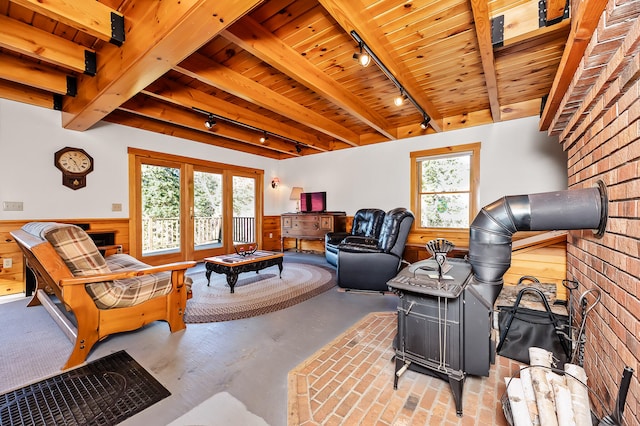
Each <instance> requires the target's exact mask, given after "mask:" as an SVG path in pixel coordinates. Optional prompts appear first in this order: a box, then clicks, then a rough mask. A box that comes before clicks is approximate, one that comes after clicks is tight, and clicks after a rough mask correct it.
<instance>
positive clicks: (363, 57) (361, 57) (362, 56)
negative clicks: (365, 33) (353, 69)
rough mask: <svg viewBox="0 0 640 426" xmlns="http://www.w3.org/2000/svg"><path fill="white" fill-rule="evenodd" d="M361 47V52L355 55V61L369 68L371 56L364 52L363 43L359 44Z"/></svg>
mask: <svg viewBox="0 0 640 426" xmlns="http://www.w3.org/2000/svg"><path fill="white" fill-rule="evenodd" d="M358 44H359V45H360V52H356V53H354V54H353V59H355V60H356V61H358V63H359V64H360V65H362V66H363V67H367V66H369V64H370V63H371V56H369V54H368V53H367V52H363V51H362V43H358Z"/></svg>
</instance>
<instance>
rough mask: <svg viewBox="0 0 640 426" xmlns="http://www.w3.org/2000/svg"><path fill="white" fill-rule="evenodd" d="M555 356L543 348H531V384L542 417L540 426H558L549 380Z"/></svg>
mask: <svg viewBox="0 0 640 426" xmlns="http://www.w3.org/2000/svg"><path fill="white" fill-rule="evenodd" d="M552 357H553V354H552V353H551V352H549V351H546V350H544V349H542V348H535V347H532V348H529V359H530V360H531V365H532V367H531V383H532V384H533V391H534V393H535V395H536V406H537V407H538V415H539V416H540V426H558V418H557V416H556V406H555V399H554V397H553V389H552V388H551V385H550V384H549V381H548V379H547V372H548V371H549V370H548V369H547V368H540V367H538V366H542V367H551V359H552Z"/></svg>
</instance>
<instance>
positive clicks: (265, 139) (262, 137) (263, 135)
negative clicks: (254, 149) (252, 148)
mask: <svg viewBox="0 0 640 426" xmlns="http://www.w3.org/2000/svg"><path fill="white" fill-rule="evenodd" d="M268 139H269V136H267V132H265V131H264V130H263V131H262V136H260V143H265V142H266V141H267V140H268Z"/></svg>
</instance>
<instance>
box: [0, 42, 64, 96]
mask: <svg viewBox="0 0 640 426" xmlns="http://www.w3.org/2000/svg"><path fill="white" fill-rule="evenodd" d="M0 63H2V66H1V67H0V78H2V79H5V80H9V81H13V82H15V83H20V84H24V85H27V86H32V87H36V88H38V89H41V90H46V91H48V92H51V93H56V94H58V95H70V96H75V94H76V92H75V90H76V88H75V85H76V78H75V77H72V76H69V75H67V74H65V73H63V72H61V71H58V70H56V69H53V68H49V67H47V66H45V65H42V64H37V63H35V62H32V61H26V60H23V59H20V58H16V57H14V56H10V55H5V54H2V53H0Z"/></svg>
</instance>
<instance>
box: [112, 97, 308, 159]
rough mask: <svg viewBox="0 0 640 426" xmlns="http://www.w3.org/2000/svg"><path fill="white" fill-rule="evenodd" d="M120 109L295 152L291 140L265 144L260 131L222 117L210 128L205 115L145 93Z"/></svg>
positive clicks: (270, 141) (238, 139) (260, 145)
mask: <svg viewBox="0 0 640 426" xmlns="http://www.w3.org/2000/svg"><path fill="white" fill-rule="evenodd" d="M119 109H120V110H123V111H128V112H131V113H134V114H136V115H142V116H144V117H148V118H153V119H155V120H158V121H163V122H166V123H171V124H175V125H179V126H182V127H188V128H191V129H194V130H197V131H200V132H204V133H210V134H212V135H216V136H218V137H221V138H225V139H230V140H234V141H237V142H242V143H246V144H249V145H255V146H259V147H262V148H266V149H272V150H274V151H278V152H283V153H286V154H291V153H292V152H295V145H293V144H292V143H287V142H284V141H282V140H278V139H276V138H275V137H274V136H272V137H269V139H268V140H267V141H265V142H264V143H260V141H259V139H260V136H262V135H261V133H259V132H255V131H251V130H248V129H244V128H241V127H238V126H233V125H230V124H228V123H225V122H223V121H222V120H219V121H218V122H217V123H216V125H215V126H214V127H213V128H211V129H207V128H206V127H205V126H204V118H205V117H204V116H203V115H202V114H200V113H197V112H195V111H189V110H185V109H182V108H177V107H175V106H172V105H170V104H166V103H164V102H160V101H158V100H156V99H154V98H150V97H148V96H145V95H137V96H135V97H133V98H131V99H129V100H128V101H127V102H125V103H124V104H122V105H121V106H120V108H119ZM296 156H297V154H296Z"/></svg>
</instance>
